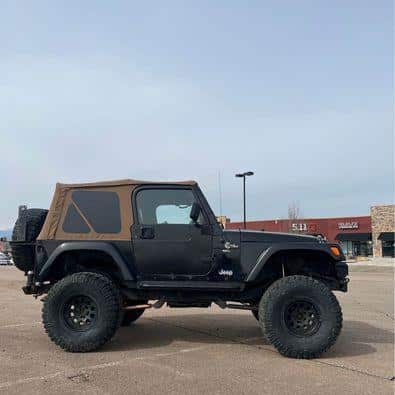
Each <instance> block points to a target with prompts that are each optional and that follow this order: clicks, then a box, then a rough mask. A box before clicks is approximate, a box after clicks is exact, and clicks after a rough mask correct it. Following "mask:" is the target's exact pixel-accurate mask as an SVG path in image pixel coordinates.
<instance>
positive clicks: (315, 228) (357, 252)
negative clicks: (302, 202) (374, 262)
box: [226, 205, 395, 257]
mask: <svg viewBox="0 0 395 395" xmlns="http://www.w3.org/2000/svg"><path fill="white" fill-rule="evenodd" d="M394 215H395V206H394V205H387V206H373V207H372V208H371V215H370V216H369V215H367V216H350V217H335V218H303V219H274V220H262V221H248V222H247V229H251V230H265V231H269V232H293V233H302V234H310V235H315V236H321V237H323V238H325V239H326V240H328V241H331V242H338V243H340V244H341V246H342V248H343V251H344V253H345V254H346V255H347V256H349V257H351V256H373V255H374V256H375V257H381V256H394V231H395V223H394ZM226 228H228V229H237V228H243V222H226Z"/></svg>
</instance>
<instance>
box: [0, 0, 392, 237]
mask: <svg viewBox="0 0 395 395" xmlns="http://www.w3.org/2000/svg"><path fill="white" fill-rule="evenodd" d="M1 8H2V10H1V13H0V38H1V44H0V146H1V156H0V188H1V198H0V229H6V228H9V227H11V226H12V225H13V223H14V221H15V219H16V216H17V207H18V205H20V204H28V206H29V207H48V206H49V204H50V201H51V198H52V193H53V191H54V186H55V183H56V182H67V183H68V182H81V181H96V180H108V179H119V178H137V179H148V180H169V181H170V180H184V179H195V180H197V181H198V182H199V184H200V186H201V188H202V189H203V191H204V193H205V194H206V196H207V198H208V200H209V202H210V203H211V205H212V207H213V209H214V211H215V213H216V214H220V213H221V214H223V215H227V216H228V217H230V218H231V219H232V220H235V221H236V220H240V219H241V218H242V188H241V186H242V185H241V180H240V179H238V178H235V177H234V174H235V173H237V172H241V171H254V172H255V175H254V176H253V177H249V178H248V181H247V217H248V219H250V220H252V219H255V220H256V219H272V218H284V217H286V216H287V209H288V205H289V204H290V203H291V202H293V201H298V202H299V205H300V210H301V212H302V214H303V216H305V217H329V216H348V215H350V216H352V215H368V214H369V207H370V206H371V205H373V204H382V203H391V202H392V201H393V192H394V184H393V178H394V177H393V176H394V166H393V165H394V164H393V151H394V138H393V111H394V107H393V106H394V103H393V50H394V48H393V16H394V12H393V6H392V1H380V0H378V1H374V2H373V1H370V0H369V1H364V0H357V1H354V0H347V1H344V0H342V1H338V0H333V1H320V0H316V1H304V0H300V1H297V2H296V1H275V0H267V1H262V0H261V1H247V0H245V1H232V0H226V1H225V0H223V1H216V2H213V1H209V0H200V1H199V2H196V1H171V0H168V1H151V2H137V1H111V2H109V1H88V0H86V1H67V2H66V1H53V0H51V1H34V2H31V1H18V0H11V1H8V0H5V1H3V2H2V7H1ZM219 175H220V177H219ZM219 178H220V179H221V192H222V193H221V194H220V192H219V189H220V188H219ZM220 195H222V199H221V202H220Z"/></svg>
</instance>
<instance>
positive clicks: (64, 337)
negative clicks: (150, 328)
mask: <svg viewBox="0 0 395 395" xmlns="http://www.w3.org/2000/svg"><path fill="white" fill-rule="evenodd" d="M120 301H121V298H120V294H119V291H118V288H117V287H116V286H115V284H114V283H113V282H112V281H110V280H109V279H108V278H106V277H105V276H102V275H100V274H96V273H89V272H81V273H75V274H72V275H70V276H67V277H65V278H63V279H62V280H60V281H59V282H57V283H56V284H55V285H54V286H53V287H52V288H51V289H50V290H49V292H48V295H47V297H46V298H45V301H44V306H43V310H42V320H43V324H44V328H45V331H46V332H47V334H48V336H49V338H50V339H51V340H52V341H53V342H54V343H55V344H56V345H58V346H59V347H61V348H63V349H64V350H66V351H70V352H87V351H92V350H96V349H97V348H99V347H101V346H102V345H103V344H105V343H106V342H108V341H109V340H110V339H111V338H112V337H113V336H114V334H115V332H116V330H117V329H118V327H119V324H120V317H121V303H120Z"/></svg>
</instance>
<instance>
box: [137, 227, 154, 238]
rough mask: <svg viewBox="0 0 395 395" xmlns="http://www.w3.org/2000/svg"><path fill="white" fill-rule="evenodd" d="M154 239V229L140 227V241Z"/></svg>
mask: <svg viewBox="0 0 395 395" xmlns="http://www.w3.org/2000/svg"><path fill="white" fill-rule="evenodd" d="M154 237H155V232H154V228H153V227H152V226H142V227H141V230H140V238H141V239H153V238H154Z"/></svg>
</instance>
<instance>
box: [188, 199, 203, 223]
mask: <svg viewBox="0 0 395 395" xmlns="http://www.w3.org/2000/svg"><path fill="white" fill-rule="evenodd" d="M201 211H202V208H201V207H200V204H199V203H193V204H192V208H191V213H190V214H189V217H190V218H191V220H192V221H193V222H194V223H195V224H196V223H197V220H198V218H199V215H200V213H201Z"/></svg>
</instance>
